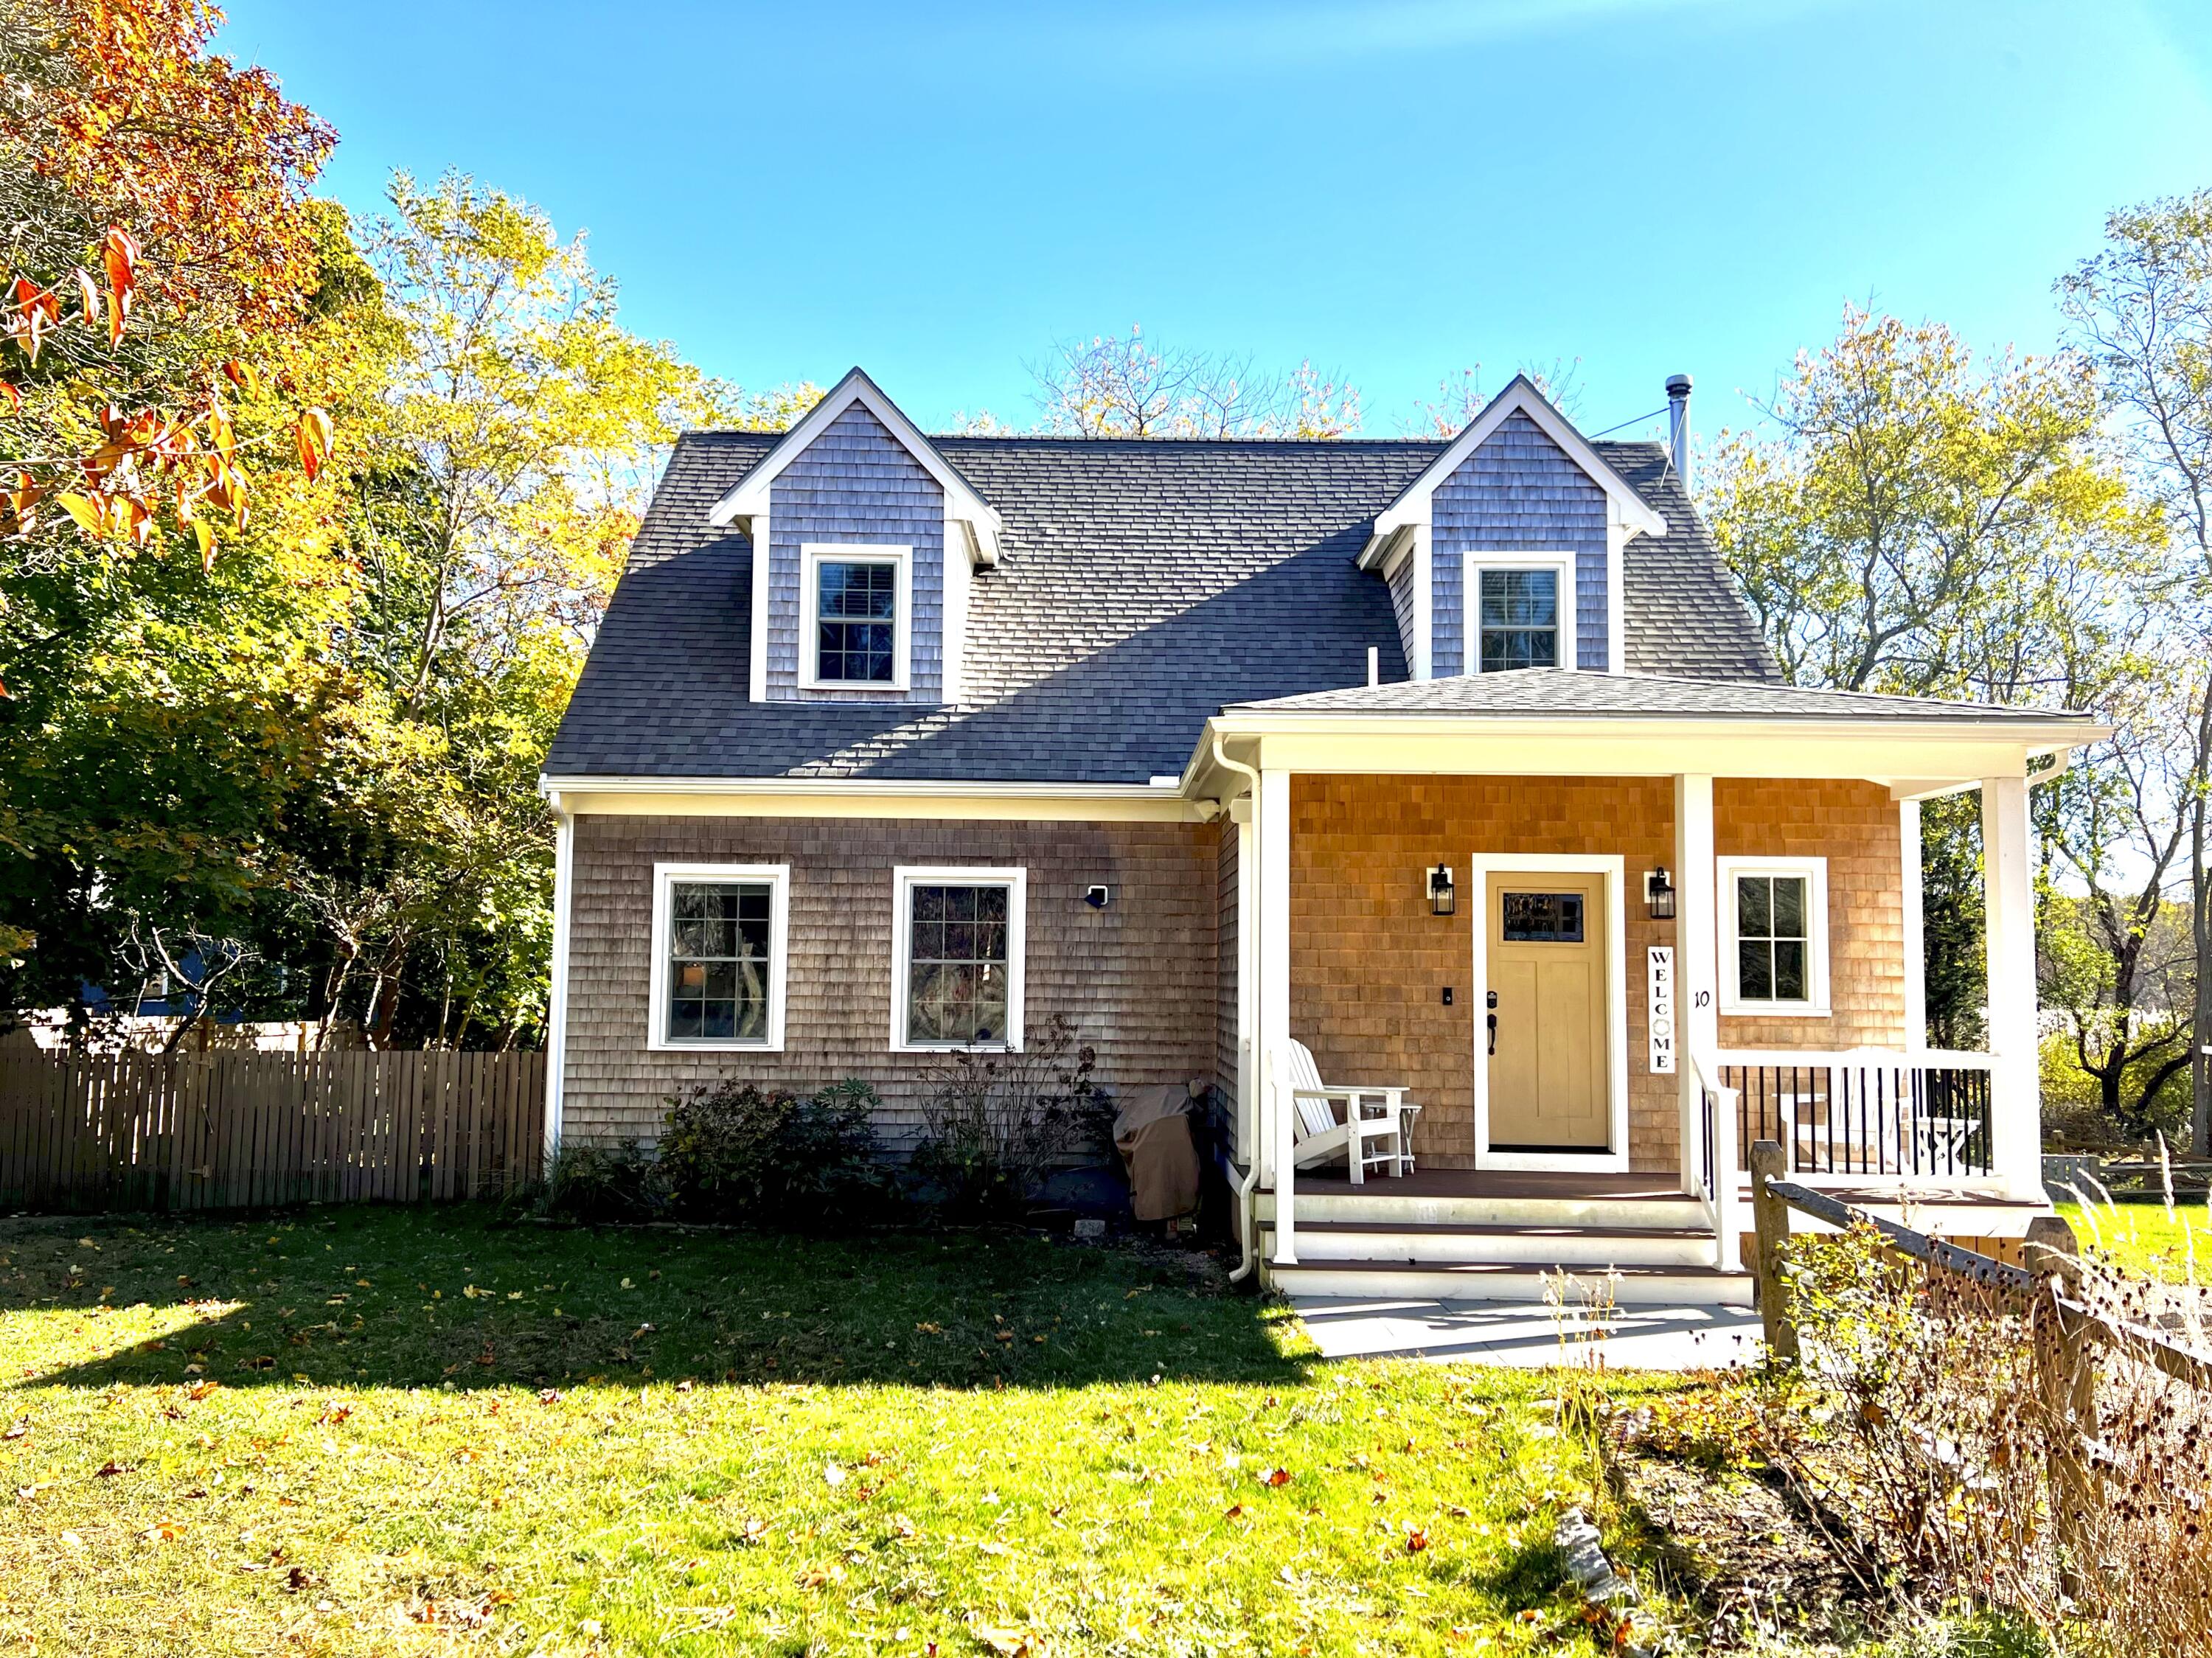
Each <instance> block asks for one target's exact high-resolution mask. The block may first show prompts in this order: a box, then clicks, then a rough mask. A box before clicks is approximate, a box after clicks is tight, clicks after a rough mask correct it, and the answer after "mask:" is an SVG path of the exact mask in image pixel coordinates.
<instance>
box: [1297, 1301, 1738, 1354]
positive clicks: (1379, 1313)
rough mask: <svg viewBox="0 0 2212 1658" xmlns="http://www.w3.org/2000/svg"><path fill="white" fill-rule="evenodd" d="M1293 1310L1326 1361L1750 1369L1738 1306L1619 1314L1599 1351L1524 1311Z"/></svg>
mask: <svg viewBox="0 0 2212 1658" xmlns="http://www.w3.org/2000/svg"><path fill="white" fill-rule="evenodd" d="M1291 1306H1292V1307H1293V1308H1295V1309H1297V1315H1298V1317H1299V1319H1300V1321H1302V1322H1304V1325H1305V1327H1306V1333H1307V1334H1308V1335H1310V1336H1311V1337H1312V1338H1313V1339H1314V1343H1315V1345H1316V1346H1318V1347H1319V1348H1320V1349H1321V1351H1322V1356H1323V1357H1328V1358H1423V1359H1429V1360H1432V1361H1438V1362H1456V1363H1465V1364H1499V1365H1504V1366H1508V1367H1510V1368H1512V1369H1516V1370H1541V1369H1544V1368H1545V1367H1547V1366H1549V1365H1554V1364H1563V1363H1564V1364H1581V1363H1586V1362H1588V1358H1589V1354H1590V1352H1591V1351H1592V1349H1593V1348H1595V1349H1596V1350H1597V1351H1601V1352H1602V1353H1603V1355H1604V1363H1605V1365H1606V1367H1607V1369H1608V1370H1725V1369H1729V1368H1731V1367H1734V1366H1736V1365H1743V1364H1754V1363H1758V1362H1759V1353H1760V1351H1761V1345H1760V1339H1759V1315H1758V1314H1757V1313H1755V1312H1753V1311H1752V1310H1751V1309H1748V1308H1741V1307H1699V1306H1685V1307H1649V1306H1638V1307H1622V1308H1620V1309H1616V1311H1615V1313H1614V1315H1613V1324H1612V1332H1611V1333H1610V1334H1609V1335H1608V1336H1607V1338H1606V1339H1604V1340H1603V1342H1602V1343H1597V1342H1589V1341H1584V1340H1582V1339H1579V1338H1581V1337H1582V1336H1583V1335H1585V1334H1587V1333H1589V1326H1588V1325H1587V1324H1586V1323H1584V1322H1582V1321H1576V1320H1569V1321H1566V1325H1567V1333H1568V1335H1569V1338H1570V1339H1569V1341H1568V1343H1567V1345H1566V1346H1565V1349H1564V1350H1563V1349H1562V1347H1561V1345H1560V1340H1559V1332H1560V1325H1559V1321H1555V1320H1554V1319H1553V1316H1552V1314H1551V1311H1550V1309H1547V1308H1545V1307H1542V1306H1541V1305H1539V1306H1531V1305H1530V1304H1529V1303H1527V1302H1502V1301H1398V1300H1351V1299H1346V1298H1340V1297H1325V1296H1293V1297H1291Z"/></svg>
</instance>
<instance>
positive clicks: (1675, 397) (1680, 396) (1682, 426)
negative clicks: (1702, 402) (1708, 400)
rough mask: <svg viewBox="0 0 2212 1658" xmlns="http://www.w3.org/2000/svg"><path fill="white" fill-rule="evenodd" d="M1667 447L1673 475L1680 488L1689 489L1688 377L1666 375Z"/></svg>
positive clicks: (1684, 375) (1685, 375)
mask: <svg viewBox="0 0 2212 1658" xmlns="http://www.w3.org/2000/svg"><path fill="white" fill-rule="evenodd" d="M1667 449H1668V453H1670V454H1671V455H1672V456H1673V457H1674V476H1675V477H1678V478H1680V479H1681V480H1682V490H1683V493H1684V494H1687V493H1688V492H1689V489H1690V377H1689V376H1688V375H1687V374H1669V375H1668V376H1667Z"/></svg>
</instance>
